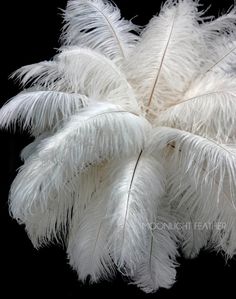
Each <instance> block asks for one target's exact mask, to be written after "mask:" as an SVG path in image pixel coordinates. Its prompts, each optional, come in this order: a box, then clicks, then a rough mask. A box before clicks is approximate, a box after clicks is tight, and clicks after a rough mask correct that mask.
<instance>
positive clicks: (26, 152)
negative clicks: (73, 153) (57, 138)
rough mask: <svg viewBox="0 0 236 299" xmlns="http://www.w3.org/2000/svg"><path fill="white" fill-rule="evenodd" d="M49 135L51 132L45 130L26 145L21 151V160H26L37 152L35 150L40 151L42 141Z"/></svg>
mask: <svg viewBox="0 0 236 299" xmlns="http://www.w3.org/2000/svg"><path fill="white" fill-rule="evenodd" d="M49 136H51V133H49V132H44V133H42V134H40V135H39V136H37V137H36V138H35V139H34V141H33V142H31V143H30V144H28V145H27V146H26V147H24V148H23V150H22V151H21V153H20V157H21V160H22V161H26V159H28V158H29V157H30V156H31V155H33V154H35V152H36V151H38V148H39V145H40V142H41V141H42V140H43V139H44V138H47V137H49Z"/></svg>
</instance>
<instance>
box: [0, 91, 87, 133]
mask: <svg viewBox="0 0 236 299" xmlns="http://www.w3.org/2000/svg"><path fill="white" fill-rule="evenodd" d="M88 102H89V100H88V99H87V97H86V96H83V95H80V94H69V93H64V92H56V91H33V92H23V93H20V94H19V95H17V96H15V97H14V98H13V99H10V101H9V102H7V103H6V104H5V105H4V106H3V107H2V109H1V111H0V126H1V128H7V127H13V128H16V124H19V125H21V126H22V127H23V129H29V130H30V131H31V132H32V134H33V135H34V136H37V135H39V134H41V133H43V132H45V131H51V130H53V129H54V128H55V126H57V125H58V124H61V122H62V121H65V120H66V119H68V118H69V117H70V116H71V115H73V114H75V113H76V112H78V111H79V110H80V109H81V108H83V107H85V106H87V105H88Z"/></svg>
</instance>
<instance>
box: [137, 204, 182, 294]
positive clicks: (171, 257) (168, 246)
mask: <svg viewBox="0 0 236 299" xmlns="http://www.w3.org/2000/svg"><path fill="white" fill-rule="evenodd" d="M174 222H175V218H174V217H172V216H171V215H170V214H169V211H168V210H167V211H165V208H163V207H161V206H160V207H159V211H158V212H157V216H156V220H155V223H154V224H153V227H152V229H151V230H150V232H149V233H148V236H147V239H148V242H147V244H146V251H145V255H144V259H143V260H142V261H141V263H139V264H138V266H137V270H136V272H135V274H134V276H133V280H134V283H135V284H136V285H137V286H138V287H139V288H140V289H142V290H143V291H144V292H146V293H152V292H155V291H157V290H158V289H159V288H161V287H163V288H170V287H171V286H172V285H173V283H174V282H175V276H176V270H175V268H176V266H177V262H176V256H178V251H177V244H178V232H176V231H175V229H174Z"/></svg>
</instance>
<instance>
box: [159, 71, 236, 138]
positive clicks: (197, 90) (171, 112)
mask: <svg viewBox="0 0 236 299" xmlns="http://www.w3.org/2000/svg"><path fill="white" fill-rule="evenodd" d="M235 101H236V81H235V78H234V77H232V76H228V77H224V78H222V76H220V75H219V74H218V75H216V74H208V76H206V77H204V78H201V77H200V78H198V79H197V80H195V82H194V83H193V84H192V86H191V89H189V90H188V91H187V92H186V93H185V95H184V96H183V98H182V100H181V101H179V102H177V103H175V104H174V105H172V106H170V107H169V108H168V109H166V110H165V111H163V112H160V113H159V116H158V118H157V120H156V125H157V126H168V127H172V128H176V129H180V130H185V131H188V132H191V133H193V134H197V135H200V136H203V137H207V138H212V139H214V140H216V141H219V142H221V143H234V142H235V136H236V134H235V133H236V132H235V126H236V123H235V117H234V115H235V113H236V111H235V108H236V106H235ZM193 112H194V113H193Z"/></svg>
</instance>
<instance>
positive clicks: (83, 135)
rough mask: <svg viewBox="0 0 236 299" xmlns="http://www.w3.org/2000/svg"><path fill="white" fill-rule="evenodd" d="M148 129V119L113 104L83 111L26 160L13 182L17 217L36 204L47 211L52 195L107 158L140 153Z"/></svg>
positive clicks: (12, 196)
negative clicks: (72, 179) (73, 178)
mask: <svg viewBox="0 0 236 299" xmlns="http://www.w3.org/2000/svg"><path fill="white" fill-rule="evenodd" d="M119 114H124V115H123V116H120V115H119ZM126 114H127V115H126ZM125 119H126V121H125ZM148 128H149V126H148V123H147V122H145V120H144V119H143V120H141V119H139V118H138V117H137V116H135V115H132V114H131V115H130V113H129V112H126V111H125V112H124V111H123V110H120V109H119V108H118V107H116V106H114V105H111V104H110V106H107V105H105V107H104V105H102V104H100V105H98V107H97V106H95V107H93V109H92V108H91V107H88V108H85V109H84V110H83V111H82V110H81V112H80V113H78V114H77V115H76V116H74V118H72V119H71V120H70V121H69V122H68V123H67V124H65V126H64V127H62V129H61V130H59V131H58V132H57V133H55V134H54V135H53V136H50V137H48V138H44V139H43V140H42V141H41V142H40V144H39V145H38V149H37V151H36V152H35V154H33V155H31V156H30V158H28V159H27V160H26V162H25V165H24V166H23V167H22V169H21V171H20V173H19V174H18V176H17V177H16V180H15V182H14V183H13V189H12V192H11V202H12V203H14V207H13V206H12V210H14V213H13V214H14V215H15V216H16V215H18V214H20V215H21V214H22V213H24V211H26V212H27V213H28V211H29V213H30V211H31V209H32V207H33V206H34V205H35V202H36V203H37V202H39V203H40V206H41V207H42V209H43V210H44V208H45V207H47V202H48V200H50V197H51V196H52V195H51V193H55V192H58V191H59V190H60V189H61V186H63V184H65V182H66V181H67V180H70V179H71V177H73V176H74V175H75V174H76V173H81V172H82V171H85V170H86V169H87V168H88V167H90V166H91V165H96V164H99V163H101V162H103V161H105V160H107V159H111V158H119V157H125V156H129V155H130V153H133V152H135V151H137V153H138V152H140V150H142V148H143V147H144V144H145V130H148ZM119 131H120V134H119ZM131 131H132V132H131ZM126 134H127V135H126ZM107 135H110V137H109V138H107ZM89 136H90V137H92V136H93V137H92V138H91V139H90V138H89ZM96 136H97V137H96ZM126 136H129V137H131V136H132V139H127V138H126ZM112 139H113V142H112ZM111 142H112V143H111ZM121 145H122V147H121ZM48 178H50V180H48Z"/></svg>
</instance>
